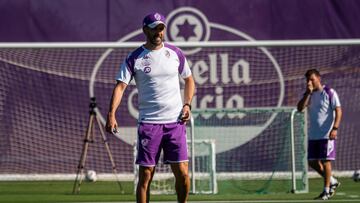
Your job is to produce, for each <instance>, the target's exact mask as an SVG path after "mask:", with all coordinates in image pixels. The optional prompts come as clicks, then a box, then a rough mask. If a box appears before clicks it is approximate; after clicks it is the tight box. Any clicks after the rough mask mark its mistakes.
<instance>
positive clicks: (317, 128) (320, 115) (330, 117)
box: [297, 69, 342, 200]
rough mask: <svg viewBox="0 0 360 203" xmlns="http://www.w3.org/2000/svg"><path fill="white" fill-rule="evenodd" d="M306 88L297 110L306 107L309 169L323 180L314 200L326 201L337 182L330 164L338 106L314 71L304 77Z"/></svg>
mask: <svg viewBox="0 0 360 203" xmlns="http://www.w3.org/2000/svg"><path fill="white" fill-rule="evenodd" d="M305 77H306V82H307V88H306V91H305V93H304V96H303V97H302V99H301V100H300V101H299V103H298V106H297V107H298V110H299V111H303V110H304V109H305V108H306V107H308V112H309V117H310V127H309V131H308V136H309V142H308V160H309V165H310V167H311V168H313V169H314V170H315V171H317V172H318V173H319V174H320V175H321V176H322V177H323V178H324V191H323V192H322V193H321V194H320V195H319V196H318V197H316V199H322V200H327V199H329V198H330V197H332V196H333V195H334V194H335V191H336V189H337V188H338V187H339V186H340V182H339V181H338V180H336V179H335V178H334V177H333V176H332V169H331V161H333V160H335V153H336V151H335V140H336V138H337V134H338V128H339V125H340V122H341V116H342V111H341V105H340V100H339V97H338V95H337V93H336V91H335V90H334V89H332V88H330V87H328V86H326V85H322V84H321V76H320V73H319V71H318V70H316V69H310V70H308V71H307V72H306V74H305Z"/></svg>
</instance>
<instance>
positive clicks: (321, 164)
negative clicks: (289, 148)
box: [309, 160, 332, 187]
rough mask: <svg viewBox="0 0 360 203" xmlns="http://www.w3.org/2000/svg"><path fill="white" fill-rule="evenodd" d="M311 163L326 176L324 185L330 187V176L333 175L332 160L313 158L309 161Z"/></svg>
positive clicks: (311, 165) (312, 166)
mask: <svg viewBox="0 0 360 203" xmlns="http://www.w3.org/2000/svg"><path fill="white" fill-rule="evenodd" d="M309 165H310V167H311V168H313V169H314V170H315V171H316V172H318V173H319V174H320V175H321V176H322V177H323V178H324V187H330V177H331V175H332V171H331V161H329V160H325V161H318V160H316V161H315V160H314V161H313V160H311V161H309Z"/></svg>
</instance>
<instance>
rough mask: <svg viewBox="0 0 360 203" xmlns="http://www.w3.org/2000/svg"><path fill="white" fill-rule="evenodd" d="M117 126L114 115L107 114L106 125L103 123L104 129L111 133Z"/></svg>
mask: <svg viewBox="0 0 360 203" xmlns="http://www.w3.org/2000/svg"><path fill="white" fill-rule="evenodd" d="M117 127H118V124H117V122H116V119H115V115H110V114H109V115H108V117H107V121H106V125H105V129H106V131H107V132H109V133H113V132H114V129H117Z"/></svg>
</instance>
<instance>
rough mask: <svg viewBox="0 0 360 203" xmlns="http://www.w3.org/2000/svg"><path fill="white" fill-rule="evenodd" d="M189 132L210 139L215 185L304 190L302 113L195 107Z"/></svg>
mask: <svg viewBox="0 0 360 203" xmlns="http://www.w3.org/2000/svg"><path fill="white" fill-rule="evenodd" d="M193 115H194V117H195V122H194V136H195V137H196V138H197V139H214V140H215V143H216V166H217V167H216V171H217V175H216V176H217V180H218V185H219V187H220V188H222V187H228V186H229V185H230V186H231V187H233V188H237V189H238V190H241V191H246V192H247V193H274V192H280V191H288V192H297V193H300V192H307V191H308V177H307V157H306V154H307V153H306V143H307V139H306V118H305V114H304V113H300V112H297V110H296V109H294V108H292V107H281V108H269V107H267V108H244V109H207V110H194V112H193Z"/></svg>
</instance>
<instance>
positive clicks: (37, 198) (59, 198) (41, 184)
mask: <svg viewBox="0 0 360 203" xmlns="http://www.w3.org/2000/svg"><path fill="white" fill-rule="evenodd" d="M339 180H340V181H341V183H342V185H341V187H340V188H339V190H338V191H337V194H336V196H334V197H333V198H332V199H331V200H330V201H332V200H333V201H336V202H350V201H351V202H360V182H357V183H356V182H354V181H352V180H351V179H350V178H342V179H339ZM242 182H244V181H242ZM251 182H252V184H254V181H251ZM255 182H256V181H255ZM218 184H219V194H217V195H190V199H189V200H190V202H191V201H204V202H207V201H214V202H216V201H232V200H238V201H244V200H247V201H255V200H259V201H258V202H261V201H265V200H266V201H269V200H273V201H272V202H276V200H279V201H281V202H287V201H286V200H289V201H288V202H296V201H295V200H312V199H313V197H315V196H317V195H318V194H319V193H320V192H321V191H322V180H321V179H310V192H309V193H307V194H292V193H288V192H285V191H284V192H274V193H270V194H254V193H252V194H249V192H248V191H245V190H239V189H238V188H243V187H237V186H236V185H234V184H236V183H234V181H223V182H219V183H218ZM241 184H242V185H244V183H241ZM122 185H123V187H124V190H125V194H120V190H119V187H118V185H117V184H116V183H115V182H96V183H87V182H84V183H83V184H82V185H81V191H80V194H77V195H73V194H72V187H73V182H72V181H37V182H34V181H29V182H9V181H3V182H0V202H6V203H10V202H26V203H29V202H34V203H35V202H36V203H40V202H121V201H130V202H131V201H132V202H135V196H134V195H133V193H132V192H133V183H132V182H128V183H122ZM245 185H246V184H245ZM282 187H283V186H282V185H281V184H280V185H279V188H282ZM151 200H152V201H174V202H175V200H176V198H175V195H152V197H151ZM304 202H306V201H304Z"/></svg>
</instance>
